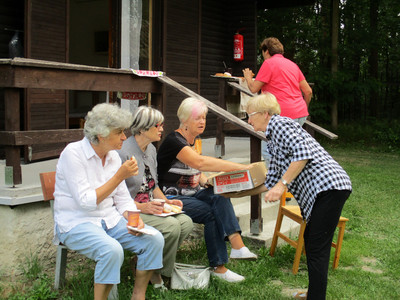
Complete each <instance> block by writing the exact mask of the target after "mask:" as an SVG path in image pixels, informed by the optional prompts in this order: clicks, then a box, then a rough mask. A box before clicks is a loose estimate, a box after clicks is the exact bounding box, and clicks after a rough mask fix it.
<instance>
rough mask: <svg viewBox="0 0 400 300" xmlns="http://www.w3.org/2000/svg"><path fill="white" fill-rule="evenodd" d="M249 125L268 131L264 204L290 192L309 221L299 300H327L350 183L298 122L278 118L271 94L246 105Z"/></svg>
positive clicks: (274, 101) (258, 129)
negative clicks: (333, 247)
mask: <svg viewBox="0 0 400 300" xmlns="http://www.w3.org/2000/svg"><path fill="white" fill-rule="evenodd" d="M246 111H247V113H248V115H249V120H248V122H249V124H250V125H252V126H253V128H254V130H255V131H263V132H265V135H266V138H267V147H268V152H269V153H271V156H272V157H271V164H270V166H269V169H268V174H267V178H266V181H265V190H267V192H266V193H265V201H266V202H270V201H278V200H279V199H280V198H281V196H282V194H283V193H284V191H285V190H286V189H288V190H289V192H291V193H292V194H293V195H294V197H295V199H296V200H297V202H298V204H299V206H300V209H301V214H302V216H303V219H304V220H305V221H306V222H307V226H306V230H305V231H304V245H305V250H306V254H307V267H308V279H309V284H308V292H307V293H297V294H295V295H294V296H295V298H298V299H308V300H310V299H325V297H326V288H327V284H328V266H329V257H330V251H331V244H332V239H333V235H334V232H335V228H336V226H337V224H338V221H339V218H340V214H341V212H342V209H343V206H344V203H345V202H346V200H347V198H348V197H349V196H350V193H351V190H352V187H351V181H350V178H349V176H348V175H347V173H346V172H345V170H343V168H342V167H341V166H340V165H339V164H338V163H337V162H336V161H335V160H334V159H333V158H332V157H331V156H330V155H329V154H328V152H326V151H325V149H324V148H322V146H321V145H320V144H319V143H318V142H317V141H316V140H315V139H314V138H313V137H312V136H311V135H309V134H308V132H307V131H305V130H304V129H303V128H301V126H300V125H299V124H298V123H297V122H295V121H294V120H292V119H290V118H288V117H282V116H280V115H279V114H280V111H281V109H280V106H279V104H278V102H277V100H276V98H275V96H274V95H273V94H271V93H266V94H262V95H260V96H256V97H253V98H251V99H250V100H249V102H248V103H247V107H246Z"/></svg>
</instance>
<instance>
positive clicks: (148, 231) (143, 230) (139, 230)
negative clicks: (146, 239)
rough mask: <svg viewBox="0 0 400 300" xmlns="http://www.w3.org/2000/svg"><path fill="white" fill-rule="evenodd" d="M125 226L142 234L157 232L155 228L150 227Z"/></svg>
mask: <svg viewBox="0 0 400 300" xmlns="http://www.w3.org/2000/svg"><path fill="white" fill-rule="evenodd" d="M127 227H128V228H129V229H130V230H132V231H134V232H140V233H143V234H149V235H155V234H156V233H157V231H156V230H154V229H150V228H142V229H137V228H136V227H132V226H127Z"/></svg>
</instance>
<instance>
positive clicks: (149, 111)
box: [131, 105, 164, 135]
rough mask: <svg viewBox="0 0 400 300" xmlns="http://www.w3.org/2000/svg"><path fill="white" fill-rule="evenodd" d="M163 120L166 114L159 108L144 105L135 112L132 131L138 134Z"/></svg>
mask: <svg viewBox="0 0 400 300" xmlns="http://www.w3.org/2000/svg"><path fill="white" fill-rule="evenodd" d="M162 122H164V116H163V114H162V113H161V112H160V111H159V110H157V109H155V108H152V107H149V106H145V105H142V106H139V107H138V109H137V110H136V111H135V112H134V113H133V122H132V125H131V132H132V134H133V135H137V134H140V133H141V132H142V131H147V130H149V129H150V128H151V127H153V126H156V125H157V124H160V123H162Z"/></svg>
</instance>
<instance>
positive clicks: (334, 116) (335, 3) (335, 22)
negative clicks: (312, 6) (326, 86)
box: [331, 0, 339, 129]
mask: <svg viewBox="0 0 400 300" xmlns="http://www.w3.org/2000/svg"><path fill="white" fill-rule="evenodd" d="M331 24H332V28H331V73H332V77H333V78H335V77H336V73H337V71H338V41H339V0H332V17H331ZM331 125H332V127H333V128H334V129H337V126H338V90H337V89H334V91H333V93H332V105H331Z"/></svg>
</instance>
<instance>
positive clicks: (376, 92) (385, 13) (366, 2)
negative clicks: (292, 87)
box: [258, 0, 400, 123]
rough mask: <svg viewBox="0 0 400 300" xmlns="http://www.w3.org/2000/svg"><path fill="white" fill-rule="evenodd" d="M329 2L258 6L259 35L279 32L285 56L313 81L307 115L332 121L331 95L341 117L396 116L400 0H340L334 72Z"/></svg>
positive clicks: (399, 91) (399, 93)
mask: <svg viewBox="0 0 400 300" xmlns="http://www.w3.org/2000/svg"><path fill="white" fill-rule="evenodd" d="M374 5H377V10H375V9H374V7H375V6H374ZM331 6H332V1H328V0H318V1H315V2H314V4H313V5H306V6H297V7H288V8H275V9H266V10H263V11H259V12H258V41H259V42H261V41H262V40H263V39H264V38H266V37H269V36H275V37H278V38H279V39H280V40H281V42H282V43H283V45H284V47H285V56H286V57H287V58H289V59H291V60H293V61H295V62H296V63H297V64H298V65H299V67H300V69H301V70H302V71H303V73H304V74H305V76H306V78H307V80H308V81H309V82H311V83H314V86H313V100H312V102H311V106H310V115H311V116H312V117H313V120H314V121H316V122H317V123H319V122H321V123H330V122H331V111H330V110H331V104H332V101H333V99H337V100H338V112H339V113H338V114H339V115H338V119H339V120H340V121H356V122H359V121H363V122H365V121H366V120H368V119H369V118H370V117H377V118H380V119H384V120H388V121H389V120H393V119H397V120H398V119H399V115H400V105H399V103H398V100H397V99H399V97H400V72H399V69H400V52H399V51H398V45H399V44H400V15H399V11H400V2H399V1H396V0H379V1H378V0H342V1H340V7H339V25H338V26H339V40H338V45H337V49H338V50H337V51H338V70H337V72H333V71H332V69H331V61H332V49H331V32H332V31H331V20H332V18H331V13H332V12H331V10H332V9H331ZM375 21H376V24H377V25H376V26H375V25H374V24H375V23H374V22H375ZM374 59H376V60H377V66H375V63H374ZM259 63H260V64H261V63H262V61H261V60H259ZM376 68H377V69H376Z"/></svg>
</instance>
